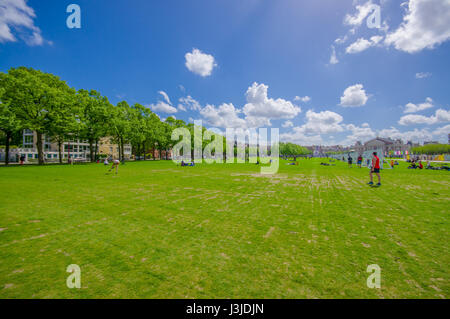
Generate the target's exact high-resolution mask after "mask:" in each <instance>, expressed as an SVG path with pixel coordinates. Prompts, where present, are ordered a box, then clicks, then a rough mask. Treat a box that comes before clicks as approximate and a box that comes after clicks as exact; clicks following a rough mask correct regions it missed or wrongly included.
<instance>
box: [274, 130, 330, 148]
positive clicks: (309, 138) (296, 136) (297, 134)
mask: <svg viewBox="0 0 450 319" xmlns="http://www.w3.org/2000/svg"><path fill="white" fill-rule="evenodd" d="M280 140H282V141H286V142H292V143H296V144H299V145H304V146H310V145H321V144H323V143H324V141H323V139H322V137H321V136H320V135H319V134H314V135H306V134H305V130H304V128H303V127H294V128H292V132H289V133H283V134H280Z"/></svg>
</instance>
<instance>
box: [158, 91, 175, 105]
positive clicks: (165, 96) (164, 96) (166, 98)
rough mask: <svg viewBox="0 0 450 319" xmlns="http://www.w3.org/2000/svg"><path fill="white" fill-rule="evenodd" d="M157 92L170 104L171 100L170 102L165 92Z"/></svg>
mask: <svg viewBox="0 0 450 319" xmlns="http://www.w3.org/2000/svg"><path fill="white" fill-rule="evenodd" d="M158 93H159V94H161V95H162V96H163V98H164V100H165V101H166V102H167V103H168V104H172V102H170V99H169V96H168V95H167V93H166V92H164V91H159V92H158Z"/></svg>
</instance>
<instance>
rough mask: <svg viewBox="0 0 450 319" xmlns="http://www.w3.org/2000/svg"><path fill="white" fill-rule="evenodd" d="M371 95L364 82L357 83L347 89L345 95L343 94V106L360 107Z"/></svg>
mask: <svg viewBox="0 0 450 319" xmlns="http://www.w3.org/2000/svg"><path fill="white" fill-rule="evenodd" d="M368 99H369V97H368V96H367V95H366V91H365V90H364V88H363V85H362V84H355V85H352V86H349V87H348V88H346V89H345V91H344V95H343V96H341V104H340V105H341V106H344V107H358V106H363V105H365V104H366V103H367V100H368Z"/></svg>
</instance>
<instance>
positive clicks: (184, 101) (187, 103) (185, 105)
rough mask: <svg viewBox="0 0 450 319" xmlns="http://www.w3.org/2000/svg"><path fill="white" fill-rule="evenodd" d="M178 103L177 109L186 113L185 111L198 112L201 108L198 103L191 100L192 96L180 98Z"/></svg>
mask: <svg viewBox="0 0 450 319" xmlns="http://www.w3.org/2000/svg"><path fill="white" fill-rule="evenodd" d="M178 101H179V102H180V103H179V104H178V108H179V109H181V110H183V111H186V109H189V110H192V111H200V110H201V108H202V106H201V105H200V103H199V102H198V101H196V100H195V99H193V98H192V96H190V95H188V96H186V97H182V98H180V99H179V100H178Z"/></svg>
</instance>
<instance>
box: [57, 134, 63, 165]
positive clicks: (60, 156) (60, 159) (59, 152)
mask: <svg viewBox="0 0 450 319" xmlns="http://www.w3.org/2000/svg"><path fill="white" fill-rule="evenodd" d="M61 148H62V141H61V138H58V156H59V164H62V162H63V159H62V152H61Z"/></svg>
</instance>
